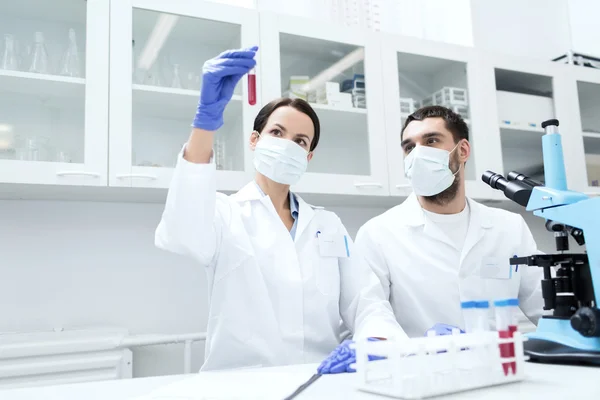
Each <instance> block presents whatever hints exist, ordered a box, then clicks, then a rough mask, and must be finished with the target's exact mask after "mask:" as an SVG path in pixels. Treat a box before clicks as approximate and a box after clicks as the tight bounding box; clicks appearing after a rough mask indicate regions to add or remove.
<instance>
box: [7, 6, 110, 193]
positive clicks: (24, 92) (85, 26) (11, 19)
mask: <svg viewBox="0 0 600 400" xmlns="http://www.w3.org/2000/svg"><path fill="white" fill-rule="evenodd" d="M0 27H1V29H0V32H1V33H2V34H3V35H4V36H3V37H2V44H0V51H1V53H0V57H1V58H0V182H3V183H27V184H54V185H93V186H101V185H106V183H107V146H108V38H109V36H108V30H109V0H88V1H87V2H85V1H80V0H57V1H51V2H49V1H45V0H20V1H3V2H0Z"/></svg>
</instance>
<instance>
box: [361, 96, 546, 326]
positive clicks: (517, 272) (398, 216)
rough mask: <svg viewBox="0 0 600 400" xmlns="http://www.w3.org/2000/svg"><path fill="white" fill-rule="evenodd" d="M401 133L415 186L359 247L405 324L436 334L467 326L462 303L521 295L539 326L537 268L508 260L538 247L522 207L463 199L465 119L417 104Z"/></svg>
mask: <svg viewBox="0 0 600 400" xmlns="http://www.w3.org/2000/svg"><path fill="white" fill-rule="evenodd" d="M401 139H402V150H403V153H404V157H405V160H404V161H405V163H404V165H405V174H406V176H407V178H408V179H409V180H410V182H411V186H412V188H413V192H414V193H413V194H411V195H410V196H409V197H408V198H407V199H406V200H405V201H404V202H403V203H402V204H400V205H398V206H396V207H394V208H392V209H390V210H388V211H387V212H385V213H383V214H381V215H379V216H377V217H375V218H373V219H371V220H370V221H368V222H367V223H366V224H365V225H364V226H363V227H362V228H361V229H360V230H359V232H358V234H357V237H356V245H357V248H358V249H359V250H361V251H362V252H363V254H364V256H365V257H366V259H367V262H368V263H369V265H370V266H371V268H372V269H373V270H374V271H375V273H376V274H377V276H378V277H379V279H380V281H381V284H382V285H383V288H384V291H385V293H386V295H387V296H388V297H389V300H390V303H391V304H392V308H393V309H394V313H395V315H396V318H397V319H398V322H399V323H400V325H401V326H402V328H403V329H404V330H405V332H406V333H407V334H408V335H409V336H411V337H416V336H422V335H423V334H424V333H425V332H426V331H427V330H429V329H431V328H432V327H435V330H436V332H437V333H438V334H444V333H448V332H449V331H450V330H451V329H450V328H451V327H459V328H461V329H464V327H465V322H464V320H463V317H462V312H461V302H463V301H477V300H489V301H490V303H491V302H492V301H494V300H498V299H507V298H518V299H519V304H520V307H521V310H522V311H523V312H524V313H525V315H526V316H527V317H528V318H529V319H530V320H531V321H532V322H533V323H535V324H537V321H538V319H539V318H540V316H541V314H542V307H543V298H542V293H541V279H542V269H541V268H537V267H526V266H517V267H515V266H510V265H509V258H511V257H514V256H529V255H532V254H535V253H536V252H537V246H536V243H535V241H534V239H533V236H532V235H531V232H530V231H529V228H528V227H527V225H526V223H525V221H524V220H523V218H522V217H521V216H520V215H519V214H514V213H511V212H508V211H505V210H502V209H497V208H490V207H486V206H484V205H482V204H479V203H477V202H475V201H474V200H472V199H469V198H468V197H466V195H465V168H464V167H465V163H466V162H467V160H468V159H469V155H470V153H471V146H470V144H469V129H468V127H467V125H466V123H465V122H464V121H463V119H462V118H461V117H460V115H458V114H456V113H454V112H452V111H451V110H449V109H447V108H445V107H440V106H430V107H423V108H421V109H419V110H417V111H416V112H414V113H413V114H412V115H410V116H409V117H408V118H407V119H406V122H405V124H404V127H403V130H402V137H401ZM490 317H491V318H493V315H492V313H491V312H490Z"/></svg>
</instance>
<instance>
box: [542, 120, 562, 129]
mask: <svg viewBox="0 0 600 400" xmlns="http://www.w3.org/2000/svg"><path fill="white" fill-rule="evenodd" d="M547 126H558V120H557V119H549V120H547V121H544V122H542V129H546V127H547Z"/></svg>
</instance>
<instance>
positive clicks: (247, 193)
mask: <svg viewBox="0 0 600 400" xmlns="http://www.w3.org/2000/svg"><path fill="white" fill-rule="evenodd" d="M294 196H295V197H296V200H297V201H298V209H299V211H298V222H297V224H298V225H297V226H296V235H295V237H294V241H295V242H297V241H298V239H299V238H300V237H301V236H302V232H304V230H306V227H307V226H308V224H309V223H310V221H311V220H312V218H313V216H314V215H315V211H314V209H316V208H319V207H316V206H312V205H310V204H308V203H307V202H305V201H304V200H303V199H302V197H300V196H298V194H297V193H294ZM232 197H233V198H234V199H235V200H236V201H238V202H243V201H252V200H259V201H261V202H262V203H263V204H265V205H266V206H267V207H268V208H269V209H271V210H273V212H274V214H275V215H276V214H277V213H276V212H275V208H274V207H273V203H272V202H271V201H270V200H271V199H270V198H268V196H265V194H264V193H263V192H262V190H261V189H260V187H259V186H258V184H257V183H256V182H254V181H252V182H250V183H248V184H247V185H246V186H244V187H243V188H242V189H241V190H240V191H238V192H237V193H234V194H233V195H232ZM265 202H266V203H265ZM277 217H279V216H277Z"/></svg>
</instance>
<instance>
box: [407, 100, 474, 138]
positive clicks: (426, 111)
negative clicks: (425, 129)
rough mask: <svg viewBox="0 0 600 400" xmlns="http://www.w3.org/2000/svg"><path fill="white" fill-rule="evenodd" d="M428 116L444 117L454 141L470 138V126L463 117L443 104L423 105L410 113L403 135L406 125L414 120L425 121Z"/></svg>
mask: <svg viewBox="0 0 600 400" xmlns="http://www.w3.org/2000/svg"><path fill="white" fill-rule="evenodd" d="M426 118H442V119H443V120H444V122H445V123H446V129H448V130H449V131H450V132H452V136H453V137H454V143H458V142H459V141H460V140H461V139H466V140H469V127H468V126H467V124H466V123H465V121H464V120H463V119H462V117H461V116H460V115H459V114H457V113H455V112H454V111H452V110H451V109H449V108H446V107H442V106H427V107H421V108H419V109H418V110H417V111H415V112H414V113H412V114H410V115H409V116H408V118H406V121H404V126H403V127H402V135H404V131H405V130H406V127H407V126H408V124H410V123H411V122H412V121H423V120H424V119H426ZM402 135H401V136H402Z"/></svg>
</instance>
